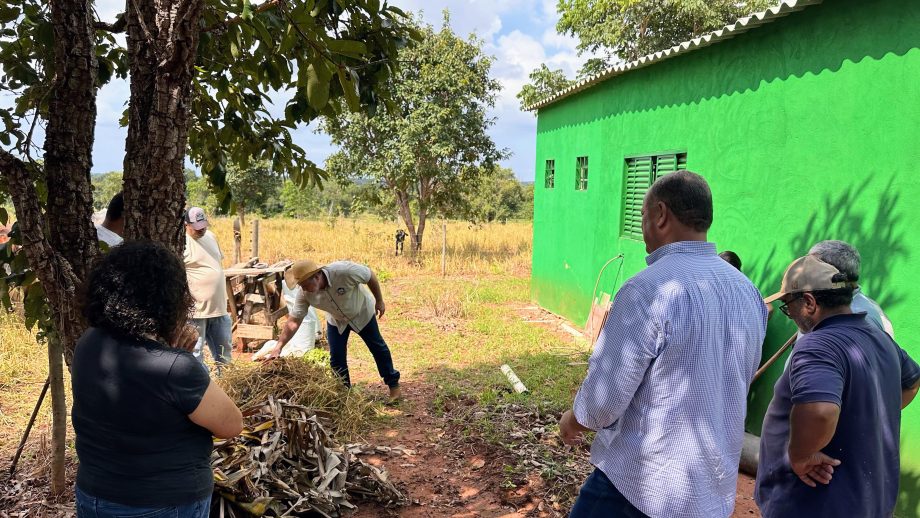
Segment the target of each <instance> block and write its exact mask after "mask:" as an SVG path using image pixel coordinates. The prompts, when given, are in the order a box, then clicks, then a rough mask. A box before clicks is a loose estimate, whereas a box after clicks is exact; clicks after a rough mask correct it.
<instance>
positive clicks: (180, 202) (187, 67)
mask: <svg viewBox="0 0 920 518" xmlns="http://www.w3.org/2000/svg"><path fill="white" fill-rule="evenodd" d="M127 5H128V9H127V14H126V16H127V43H128V56H129V58H130V62H131V70H130V74H131V98H130V101H129V124H128V138H127V141H126V143H125V162H124V182H125V189H124V193H125V237H126V238H128V239H151V240H154V241H159V242H161V243H163V244H165V245H166V246H168V247H170V248H172V249H173V250H175V251H176V253H180V252H181V251H182V249H183V247H184V246H185V238H184V235H183V234H184V233H183V229H182V224H181V221H182V219H181V217H182V211H183V209H184V208H185V176H184V173H183V169H184V165H185V154H186V146H187V144H188V125H189V107H190V105H191V92H192V74H193V72H194V70H193V65H194V62H195V57H196V52H197V48H198V35H199V31H200V29H199V26H198V20H199V18H200V16H201V8H202V0H136V1H135V0H132V1H130V2H128V3H127Z"/></svg>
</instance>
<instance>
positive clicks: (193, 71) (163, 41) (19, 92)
mask: <svg viewBox="0 0 920 518" xmlns="http://www.w3.org/2000/svg"><path fill="white" fill-rule="evenodd" d="M406 22H407V18H406V17H405V15H404V14H403V13H402V11H400V10H399V9H397V8H395V7H392V6H388V5H386V4H381V2H380V1H379V0H350V1H347V2H346V1H339V0H332V1H328V0H320V1H313V0H284V1H281V0H267V1H265V2H264V3H262V4H259V5H252V4H251V3H250V1H249V0H208V1H207V2H205V1H204V0H132V1H130V2H127V3H126V11H125V12H124V13H122V14H121V15H119V16H118V17H117V18H116V20H114V21H103V20H97V19H95V15H94V9H93V4H92V1H91V0H69V1H63V0H52V1H50V2H45V1H42V0H12V1H8V2H3V3H0V66H2V68H3V72H4V73H3V74H2V75H0V91H3V93H4V95H5V96H8V97H10V98H13V99H14V105H13V106H12V107H11V108H0V121H2V123H3V125H4V128H2V130H0V194H8V195H9V196H10V198H11V199H12V201H13V205H14V208H15V212H16V218H17V221H18V226H19V232H18V236H19V237H18V238H17V239H18V240H19V242H20V243H21V244H22V249H21V250H22V253H21V254H16V255H12V254H9V253H6V254H5V255H4V256H3V261H4V262H6V263H8V264H10V265H11V267H12V268H15V269H16V271H17V272H18V275H19V277H17V279H18V280H17V281H16V282H14V283H4V284H3V286H2V287H3V288H4V289H6V290H8V289H10V288H18V287H26V288H28V289H27V293H29V294H35V295H31V299H30V300H38V301H40V302H39V303H37V304H35V305H33V307H30V306H29V305H28V304H26V311H27V321H29V322H34V323H37V324H38V325H39V327H40V329H42V331H43V333H44V336H47V337H48V344H49V373H50V374H49V375H50V378H51V383H52V390H51V392H52V405H53V414H54V424H53V431H52V436H53V447H54V462H53V466H52V471H53V475H52V491H53V492H54V493H58V494H59V493H61V492H62V491H63V489H64V476H63V475H64V472H63V465H64V464H63V463H64V456H63V448H64V432H65V430H66V428H65V419H66V409H65V408H64V399H63V394H64V391H63V363H62V362H61V358H62V356H63V357H64V358H66V360H67V361H68V362H69V359H70V358H71V356H72V353H73V347H74V345H75V343H76V340H77V338H78V337H79V336H80V334H81V333H82V332H83V323H82V321H81V319H80V317H79V314H78V311H77V310H76V302H75V301H76V293H77V291H78V288H79V286H80V284H81V282H82V280H83V279H84V278H85V277H86V273H87V270H88V268H89V265H90V264H91V262H92V261H93V259H94V257H95V256H96V255H97V254H98V253H99V245H98V242H97V240H96V231H95V228H94V227H93V225H92V222H91V220H90V216H91V214H92V210H93V195H92V188H91V182H90V170H91V165H92V147H93V141H94V128H95V123H96V93H97V91H98V89H99V87H100V86H102V85H103V84H105V83H106V82H108V81H109V80H110V79H111V78H112V77H113V76H117V77H128V78H129V79H130V84H131V88H130V98H129V99H128V108H127V110H126V112H125V114H124V117H123V119H122V122H123V123H124V124H126V125H127V126H128V137H127V140H126V142H125V160H124V165H125V167H124V177H123V180H124V185H123V190H124V196H125V234H126V237H127V238H129V239H136V238H147V239H153V240H156V241H160V242H162V243H164V244H165V245H166V246H168V247H170V248H172V249H173V250H175V251H176V252H177V253H179V252H181V249H182V247H183V246H184V239H183V236H182V226H181V225H180V224H179V222H180V221H181V219H180V218H181V214H182V210H183V208H184V205H185V196H184V191H185V181H184V176H183V166H184V163H185V159H186V153H187V152H188V153H190V157H191V159H192V161H193V162H195V163H196V164H198V165H199V166H201V168H202V171H203V172H204V174H205V175H207V176H208V178H209V180H210V182H211V184H212V185H213V186H215V188H216V189H217V190H218V191H219V192H221V193H223V194H224V197H226V192H227V189H226V188H225V187H226V164H227V163H230V162H232V163H239V164H242V165H244V166H245V165H248V164H249V162H250V161H251V160H268V161H270V162H271V163H272V168H273V170H275V171H278V172H279V174H287V175H289V176H290V177H291V178H294V179H295V180H296V181H297V182H298V183H299V184H300V185H307V184H310V183H314V184H315V183H318V182H319V181H321V179H322V178H323V176H324V173H323V172H322V171H321V170H319V169H318V168H317V167H316V166H315V165H314V164H313V163H312V162H310V161H309V160H308V159H307V157H306V153H305V151H304V150H303V149H301V148H299V147H298V146H296V145H294V144H293V143H292V141H291V135H290V132H289V129H290V128H292V127H296V125H297V124H299V123H304V122H309V121H311V120H313V119H315V118H317V117H319V116H321V115H325V116H330V117H332V116H336V115H338V114H340V113H341V112H343V111H363V112H365V113H368V114H372V113H374V112H375V111H376V109H377V106H378V104H380V103H384V104H387V103H388V102H389V101H388V99H389V91H388V90H387V88H388V86H389V81H388V79H389V78H390V76H391V75H392V74H393V73H394V71H395V70H396V64H397V53H398V51H399V48H401V47H402V46H403V45H404V44H405V43H406V42H407V40H408V39H409V38H410V37H415V35H414V34H413V32H412V31H413V30H412V29H411V27H409V26H408V25H407V23H406ZM118 33H124V34H125V39H126V46H125V47H121V46H120V45H119V43H118V41H117V40H116V38H115V36H114V35H115V34H118ZM270 91H284V92H285V93H288V94H290V98H289V100H288V102H287V105H286V108H285V110H284V113H283V114H282V115H281V116H277V117H276V116H273V115H271V112H270V110H268V109H267V107H268V105H267V102H268V101H269V97H268V92H270ZM340 101H341V102H340ZM39 123H42V124H43V125H44V127H45V139H44V144H43V149H42V150H41V153H42V157H43V162H42V163H39V162H38V161H36V158H37V157H35V156H33V155H34V154H36V153H37V152H39V150H38V148H37V146H35V144H34V143H33V140H32V137H33V134H34V129H35V127H36V126H37V125H38V124H39ZM222 201H223V200H222ZM6 216H7V215H6V214H5V213H3V212H0V219H2V220H5V219H6ZM4 300H5V301H8V300H9V298H8V297H4Z"/></svg>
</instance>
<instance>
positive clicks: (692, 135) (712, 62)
mask: <svg viewBox="0 0 920 518" xmlns="http://www.w3.org/2000/svg"><path fill="white" fill-rule="evenodd" d="M532 108H533V109H536V110H537V113H538V122H537V166H536V168H537V171H536V175H535V180H536V182H535V183H536V188H535V207H534V250H533V273H532V284H531V285H532V295H533V298H534V300H536V301H537V302H538V303H539V304H540V305H542V306H543V307H545V308H547V309H549V310H550V311H553V312H555V313H558V314H561V315H563V316H565V317H567V318H569V319H571V320H573V321H575V322H580V323H584V322H586V319H587V317H588V313H589V311H590V307H591V300H592V295H593V294H594V293H595V285H596V284H597V286H598V289H597V292H598V293H597V297H598V298H600V296H601V294H602V293H613V292H615V291H616V289H617V287H618V286H620V285H621V284H622V282H623V280H624V279H626V278H628V277H630V276H631V275H633V274H635V273H636V272H637V271H639V270H640V269H641V268H644V267H645V262H644V258H645V255H646V253H645V247H644V244H643V243H642V237H641V228H640V226H639V213H638V210H639V208H640V207H641V203H642V197H643V195H644V192H645V190H646V189H647V187H648V185H649V184H650V182H651V181H653V180H654V178H655V177H656V176H659V175H661V174H664V173H667V172H669V171H674V170H676V169H678V168H684V167H686V168H689V169H690V170H692V171H695V172H698V173H700V174H702V175H703V176H704V177H706V179H707V180H708V181H709V184H710V186H711V188H712V192H713V196H714V203H715V222H714V224H713V227H712V229H711V231H710V234H709V237H710V240H711V241H714V242H715V243H716V245H717V247H718V249H719V250H720V251H721V250H733V251H735V252H737V253H738V255H740V257H741V259H742V260H743V263H744V267H743V270H744V272H745V273H746V274H747V275H748V276H749V277H750V278H751V279H752V280H753V281H754V283H755V284H756V285H757V286H758V287H759V288H760V290H761V292H762V293H764V294H770V293H773V292H775V291H776V290H777V289H778V287H779V285H780V279H781V277H782V274H783V271H784V269H785V267H786V266H787V265H788V264H789V263H790V262H791V261H792V260H793V259H795V258H796V257H799V256H801V255H803V254H805V253H807V251H808V249H809V248H810V247H811V245H812V244H814V243H815V242H817V241H820V240H823V239H842V240H845V241H848V242H850V243H852V244H854V245H855V246H856V247H857V248H859V250H860V251H861V253H862V258H863V262H862V282H861V284H862V286H863V289H864V291H865V293H866V294H867V295H869V296H870V297H872V298H874V299H875V300H876V301H878V302H879V304H881V306H882V307H883V308H884V309H885V311H886V313H887V314H888V316H889V317H890V318H891V320H892V322H893V324H894V328H895V338H896V339H897V341H898V342H899V343H900V344H901V346H902V347H904V348H905V349H906V350H907V351H908V352H910V353H911V355H912V356H913V357H914V358H915V359H918V360H920V309H918V308H920V290H918V289H917V288H915V287H914V284H918V283H920V263H918V260H920V218H918V219H914V216H912V215H911V214H915V215H916V213H911V212H910V210H911V209H910V207H914V208H917V207H918V205H914V204H915V203H920V2H917V1H915V0H825V1H824V2H822V1H821V0H799V1H796V0H787V1H786V3H785V4H782V5H781V6H780V7H778V8H774V9H771V10H768V11H766V12H763V13H758V14H757V15H754V16H752V17H749V18H746V19H742V20H739V21H738V22H737V23H735V24H733V25H730V26H728V27H726V28H724V29H723V30H721V31H717V32H715V33H712V34H710V35H707V36H705V37H702V38H699V39H696V40H693V41H690V42H685V43H683V44H680V45H678V46H675V47H674V48H672V49H669V50H666V51H663V52H659V53H656V54H654V55H650V56H646V57H644V58H641V59H639V60H638V61H635V62H631V63H628V64H625V65H622V66H619V67H617V68H615V69H612V70H609V71H607V72H605V73H603V74H601V75H600V76H597V77H594V78H591V79H588V80H586V81H584V82H582V83H579V84H577V85H575V86H573V87H571V88H569V89H568V90H566V91H564V92H561V93H559V94H557V95H556V96H554V97H552V98H549V99H546V100H544V101H541V102H540V103H538V104H536V105H535V106H533V107H532ZM620 254H622V256H623V257H622V259H616V260H614V261H612V262H611V263H610V265H609V267H607V268H606V270H605V271H604V273H603V275H601V276H600V278H599V277H598V276H599V273H600V271H601V269H602V267H603V266H604V265H605V264H606V263H608V261H610V259H612V258H614V257H616V256H618V255H620ZM793 332H794V326H793V325H792V324H791V322H789V321H788V320H787V319H786V318H784V317H783V315H782V314H780V313H779V312H777V314H776V315H774V318H773V319H772V320H771V321H770V324H769V328H768V331H767V341H766V344H765V346H764V351H763V357H764V359H766V358H768V357H769V356H770V355H771V354H772V353H773V352H774V351H776V350H777V348H778V347H779V346H780V345H781V344H783V343H784V342H785V341H786V339H787V338H788V337H789V336H790V335H791V334H792V333H793ZM782 366H783V361H779V362H777V364H776V365H775V366H774V368H772V369H771V370H770V371H768V373H767V374H766V375H765V376H763V377H762V378H761V379H760V380H759V381H758V382H757V383H756V384H755V385H754V386H753V387H752V389H751V395H750V405H749V418H748V423H747V427H748V430H749V431H750V432H752V433H755V434H759V433H760V427H761V423H762V419H763V415H764V412H765V410H766V406H767V404H768V403H769V400H770V398H771V396H772V387H773V384H774V383H775V381H776V379H777V378H778V377H779V374H780V373H781V371H782ZM901 441H902V480H901V498H900V500H899V504H898V513H899V514H898V516H905V517H914V516H920V401H918V402H915V403H914V404H913V405H912V406H911V407H909V408H908V409H907V410H905V412H904V414H903V424H902V430H901Z"/></svg>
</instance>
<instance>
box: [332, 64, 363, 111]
mask: <svg viewBox="0 0 920 518" xmlns="http://www.w3.org/2000/svg"><path fill="white" fill-rule="evenodd" d="M336 72H338V74H339V84H341V85H342V92H343V93H344V94H345V102H346V103H347V104H348V109H349V110H351V111H353V112H356V111H359V110H360V109H361V99H360V98H358V77H357V74H355V73H354V71H353V70H351V69H350V68H345V67H339V68H337V69H336Z"/></svg>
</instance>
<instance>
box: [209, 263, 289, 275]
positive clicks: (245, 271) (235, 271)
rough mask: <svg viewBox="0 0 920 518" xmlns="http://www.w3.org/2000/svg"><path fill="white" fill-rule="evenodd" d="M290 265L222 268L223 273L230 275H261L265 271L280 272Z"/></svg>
mask: <svg viewBox="0 0 920 518" xmlns="http://www.w3.org/2000/svg"><path fill="white" fill-rule="evenodd" d="M288 267H290V265H286V266H265V267H263V268H236V267H233V268H227V269H226V270H224V275H226V276H228V277H230V276H234V275H246V276H252V275H263V274H266V273H281V272H284V271H285V270H287V269H288Z"/></svg>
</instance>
